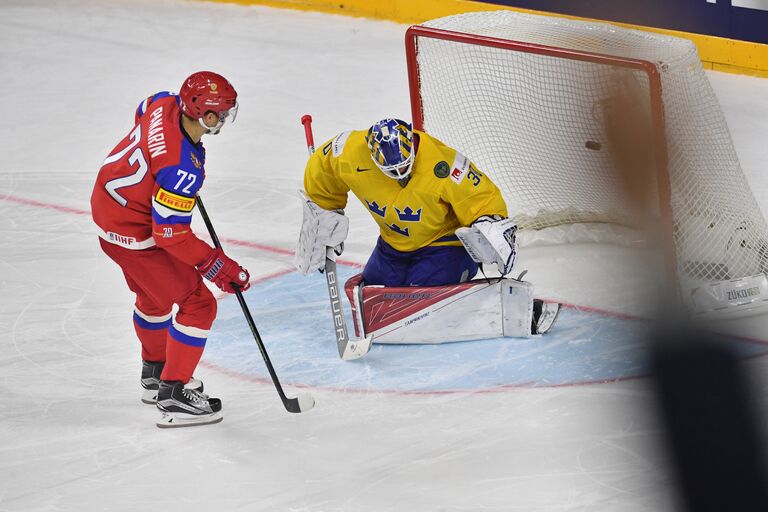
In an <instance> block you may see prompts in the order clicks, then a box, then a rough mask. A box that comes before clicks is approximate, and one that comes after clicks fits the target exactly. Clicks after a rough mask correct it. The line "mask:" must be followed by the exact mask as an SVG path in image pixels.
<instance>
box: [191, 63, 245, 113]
mask: <svg viewBox="0 0 768 512" xmlns="http://www.w3.org/2000/svg"><path fill="white" fill-rule="evenodd" d="M179 97H180V98H181V111H182V112H184V113H185V114H186V115H188V116H189V117H191V118H192V119H201V118H202V117H203V116H205V114H206V112H214V113H215V114H217V115H221V113H222V112H228V111H230V110H231V109H233V108H235V107H236V106H237V91H235V88H234V87H232V84H230V83H229V81H227V79H226V78H224V77H223V76H221V75H218V74H216V73H213V72H211V71H198V72H197V73H193V74H192V75H190V76H189V78H187V79H186V80H184V83H183V84H182V86H181V90H180V91H179ZM235 112H236V111H235Z"/></svg>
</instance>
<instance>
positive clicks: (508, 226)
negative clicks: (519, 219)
mask: <svg viewBox="0 0 768 512" xmlns="http://www.w3.org/2000/svg"><path fill="white" fill-rule="evenodd" d="M516 233H517V224H515V223H514V222H513V221H512V219H505V218H502V217H500V216H498V215H493V216H488V215H484V216H482V217H480V218H479V219H477V220H476V221H475V222H473V223H472V225H471V226H470V227H468V228H459V229H457V230H456V236H457V237H458V238H459V240H461V243H462V244H464V247H465V248H466V249H467V252H468V253H469V255H470V256H471V257H472V259H473V260H475V261H476V262H478V263H486V264H487V263H496V266H497V267H498V269H499V273H500V274H501V275H502V276H504V275H507V274H509V273H510V272H511V271H512V266H513V265H514V264H515V258H516V257H517V238H516V236H515V235H516Z"/></svg>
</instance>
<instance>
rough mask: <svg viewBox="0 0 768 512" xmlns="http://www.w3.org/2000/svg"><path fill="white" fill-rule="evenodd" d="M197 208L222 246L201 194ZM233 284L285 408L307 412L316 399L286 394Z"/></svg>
mask: <svg viewBox="0 0 768 512" xmlns="http://www.w3.org/2000/svg"><path fill="white" fill-rule="evenodd" d="M197 209H198V210H200V215H201V216H202V217H203V222H205V227H206V228H208V233H209V234H210V235H211V239H212V240H213V245H215V246H216V248H221V242H219V237H218V236H216V232H215V231H214V230H213V224H211V219H210V218H209V217H208V212H206V211H205V206H203V200H202V199H201V198H200V196H197ZM232 285H233V288H234V289H235V295H237V300H238V302H239V303H240V307H241V308H242V310H243V315H245V320H246V321H247V322H248V327H250V328H251V332H252V333H253V338H254V339H255V340H256V344H257V345H258V346H259V350H260V351H261V357H262V358H264V363H265V364H266V365H267V370H268V371H269V375H270V376H271V377H272V382H273V383H274V384H275V388H276V389H277V394H278V395H280V400H282V401H283V405H284V406H285V409H286V410H287V411H288V412H306V411H308V410H310V409H311V408H313V407H314V406H315V399H314V398H312V395H310V394H309V393H299V395H298V397H296V398H288V397H287V396H285V392H284V391H283V387H282V386H281V385H280V380H278V378H277V373H275V368H274V367H273V366H272V362H271V361H270V360H269V355H268V354H267V349H266V348H265V347H264V342H263V341H262V340H261V336H259V331H258V330H257V329H256V324H255V323H254V322H253V317H252V316H251V312H250V311H249V310H248V305H247V304H246V303H245V299H244V298H243V292H241V291H240V287H239V286H237V285H235V284H234V283H233V284H232Z"/></svg>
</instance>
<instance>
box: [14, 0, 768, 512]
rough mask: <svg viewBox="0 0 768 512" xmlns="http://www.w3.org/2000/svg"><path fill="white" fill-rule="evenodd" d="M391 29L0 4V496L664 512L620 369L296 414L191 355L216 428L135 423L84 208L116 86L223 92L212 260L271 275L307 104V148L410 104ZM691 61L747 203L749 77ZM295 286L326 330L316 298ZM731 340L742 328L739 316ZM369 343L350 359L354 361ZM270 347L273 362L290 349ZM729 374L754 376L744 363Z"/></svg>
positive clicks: (341, 396)
mask: <svg viewBox="0 0 768 512" xmlns="http://www.w3.org/2000/svg"><path fill="white" fill-rule="evenodd" d="M405 28H406V27H405V26H403V25H398V24H394V23H388V22H379V21H371V20H364V19H354V18H347V17H338V16H329V15H323V14H315V13H302V12H294V11H281V10H274V9H268V8H258V7H242V6H235V5H223V4H222V5H219V4H214V5H212V4H205V3H197V2H181V1H170V0H169V1H162V2H161V1H158V2H150V1H148V0H144V1H133V2H128V1H127V0H126V1H111V2H99V1H96V0H91V1H86V0H71V1H64V0H61V1H47V2H43V1H39V0H30V1H27V0H4V1H3V2H2V4H0V84H2V86H1V87H2V106H3V108H2V114H3V115H2V119H3V121H2V125H3V127H4V128H5V134H4V136H3V137H1V138H0V155H2V159H0V220H1V221H2V222H1V223H0V232H1V233H2V238H0V333H2V334H0V384H1V385H0V393H1V394H0V396H2V400H1V401H0V407H1V409H0V511H3V512H5V511H49V510H65V511H69V510H72V511H74V510H78V511H104V510H126V511H127V510H130V511H135V510H170V511H175V510H179V511H185V512H186V511H198V510H200V511H203V510H205V511H209V510H225V511H228V510H249V511H252V510H265V511H278V510H280V511H283V510H285V511H294V512H299V511H352V510H365V511H390V510H391V511H410V510H413V511H424V512H426V511H473V512H474V511H490V510H493V511H526V512H528V511H587V510H589V511H597V510H599V511H654V512H655V511H662V510H672V509H673V507H674V505H675V498H674V495H673V494H671V493H670V489H671V483H670V476H669V474H668V471H667V469H665V467H664V465H663V461H664V459H665V458H666V456H665V454H664V453H663V452H662V451H660V450H658V449H657V443H658V442H659V429H658V427H657V425H656V424H655V420H654V419H653V416H652V415H650V414H649V412H648V407H649V405H650V404H649V401H650V394H649V383H648V381H647V380H646V379H637V380H626V381H619V382H613V383H605V384H594V385H589V386H576V385H574V386H563V387H548V388H527V387H510V388H500V389H496V390H490V391H489V390H483V391H474V392H473V391H464V392H452V393H397V392H390V391H387V392H385V391H383V390H377V389H375V388H367V389H363V390H360V389H358V387H356V386H352V385H350V386H348V389H347V387H346V386H345V384H344V383H343V382H342V383H340V384H339V385H338V386H336V387H333V388H328V387H322V388H320V387H318V388H312V387H310V388H309V389H304V390H303V391H308V392H311V393H312V394H313V395H314V397H315V399H316V400H317V406H316V407H315V408H314V409H313V410H312V411H310V412H308V413H306V414H301V415H291V414H288V413H287V412H285V411H284V409H283V407H282V405H281V404H280V402H279V401H278V400H277V398H276V395H275V391H274V388H273V387H272V384H271V383H270V382H269V381H268V380H264V379H258V378H250V377H249V376H247V375H243V374H242V373H241V372H238V371H227V369H226V368H222V367H221V366H220V365H213V364H210V363H208V362H206V359H205V357H204V360H203V364H202V366H201V368H200V370H199V371H198V376H199V377H202V378H204V380H205V384H206V387H207V389H209V390H211V392H212V393H214V394H215V395H216V396H220V397H221V398H222V399H223V401H224V404H225V409H224V413H225V419H224V421H223V422H222V423H221V424H218V425H215V426H208V427H199V428H191V429H177V430H168V431H161V430H159V429H157V428H156V427H155V426H154V420H155V418H156V416H157V412H156V411H155V410H153V409H152V408H151V407H147V406H142V405H141V403H140V402H139V395H140V393H139V389H138V372H139V353H138V342H137V341H136V340H135V337H134V335H133V332H132V327H131V322H130V311H131V306H132V296H131V294H130V293H129V292H128V290H127V288H126V287H125V284H124V281H123V280H122V277H121V275H120V274H119V272H118V271H117V269H116V268H115V267H114V265H113V264H112V263H111V262H109V261H108V260H107V258H105V257H104V256H103V255H102V254H101V251H100V249H99V247H98V244H97V239H96V237H95V235H94V234H93V228H92V225H91V222H90V217H89V216H88V214H87V210H88V199H89V196H90V192H91V186H92V183H93V180H94V176H95V174H96V172H97V170H98V168H99V166H100V163H101V161H102V160H103V158H104V157H105V155H106V154H107V153H108V152H109V150H110V149H111V148H112V147H113V146H114V144H115V143H116V142H117V140H119V139H120V138H121V137H122V136H123V135H124V134H125V133H126V132H127V130H128V128H129V127H130V125H131V121H132V113H133V110H134V108H135V107H136V105H137V104H138V102H139V101H140V100H141V99H142V98H143V97H145V96H147V95H148V94H151V93H153V92H156V91H158V90H165V89H171V90H175V89H176V88H177V87H178V85H179V84H180V81H181V79H183V78H184V77H185V76H187V75H188V74H189V73H190V72H192V71H195V70H198V69H212V70H215V71H218V72H220V73H222V74H224V75H225V76H227V77H228V78H229V79H230V80H231V81H232V82H233V83H234V84H235V86H236V87H237V88H238V90H239V93H240V105H241V106H240V114H239V117H238V119H237V123H236V124H235V125H233V126H227V127H225V129H224V131H223V133H222V135H221V136H218V137H215V138H213V137H211V138H208V139H206V147H207V150H208V163H207V170H208V177H207V181H206V184H205V188H204V191H203V192H204V197H205V199H206V206H207V208H208V210H209V213H210V214H211V216H212V217H213V220H214V223H215V225H216V227H217V229H218V231H219V234H220V236H222V238H224V239H225V244H226V243H228V242H227V241H230V242H229V243H232V242H231V241H233V240H234V241H243V242H245V244H241V245H240V246H233V248H232V250H231V251H230V252H232V253H233V255H234V256H235V257H236V258H237V259H239V260H240V261H241V263H243V264H244V265H245V266H246V267H247V268H249V270H250V271H251V275H252V276H254V277H255V278H259V277H265V276H270V275H272V274H275V273H280V272H283V271H286V270H289V269H290V268H291V258H290V256H289V255H288V253H289V252H290V251H291V250H292V248H293V245H294V242H295V239H296V236H297V234H298V225H299V219H300V215H301V214H300V207H299V201H298V200H297V199H296V196H295V191H296V190H297V189H298V188H300V187H301V175H302V171H303V167H304V163H305V160H306V148H305V145H304V139H303V132H302V128H301V125H300V123H299V118H300V116H301V115H302V114H305V113H311V114H312V115H313V116H314V118H315V133H316V137H317V139H318V143H319V142H320V140H323V139H325V138H327V137H330V136H331V135H333V134H335V133H337V132H339V131H341V130H344V129H350V128H361V127H364V126H367V125H369V124H370V123H371V122H372V121H373V120H376V119H379V118H381V117H385V116H391V115H395V116H398V117H403V118H406V119H408V118H410V108H409V103H408V96H407V80H406V74H405V60H404V50H403V35H404V32H405ZM709 76H710V79H711V81H712V83H713V85H714V87H715V90H716V92H717V94H718V97H719V99H720V101H721V103H722V105H723V108H724V111H725V114H726V117H727V119H728V122H729V125H730V128H731V131H732V134H733V137H734V140H735V144H736V148H737V152H738V154H739V156H740V158H741V163H742V166H743V168H744V171H745V173H746V174H747V177H748V179H749V181H750V183H751V184H752V187H753V190H754V192H755V194H756V196H757V197H758V201H759V202H760V204H761V207H762V208H763V210H764V211H768V168H767V167H766V166H768V164H766V162H768V145H766V140H768V139H766V137H767V136H768V80H763V79H757V78H750V77H743V76H736V75H726V74H719V73H710V74H709ZM348 214H349V216H350V219H351V230H350V237H349V241H348V243H347V245H346V252H345V254H344V259H346V260H347V261H352V262H357V263H363V262H364V261H365V259H366V257H367V255H368V253H369V251H370V249H371V248H372V246H373V243H374V241H375V237H376V234H375V232H374V229H373V227H374V225H373V222H372V221H371V220H370V219H369V218H368V215H367V214H366V213H365V212H364V211H363V209H362V208H361V207H360V206H359V205H358V204H357V203H356V202H354V201H351V202H350V205H349V208H348ZM195 227H196V229H197V230H198V231H199V232H201V231H204V228H203V227H202V224H195ZM547 250H549V251H551V249H542V250H541V251H542V252H546V251H547ZM536 256H544V259H545V260H546V261H547V262H549V263H548V264H547V265H546V266H543V265H542V264H540V263H537V257H536ZM526 258H527V261H528V262H529V263H528V265H529V266H530V267H531V272H532V275H533V276H535V277H536V278H537V279H536V280H535V282H536V283H537V287H538V288H539V289H540V290H542V291H543V292H544V293H545V294H550V295H555V296H558V297H561V298H563V299H567V300H569V301H572V302H576V303H579V304H582V305H587V306H593V307H605V306H606V303H610V302H611V301H612V300H613V298H614V297H615V292H617V291H618V292H622V291H623V293H625V294H626V295H627V297H625V298H626V299H627V302H629V303H630V305H629V306H627V305H626V304H623V305H621V304H612V305H614V306H615V308H613V309H614V310H621V308H622V307H627V308H629V309H632V308H633V305H632V304H631V302H632V301H633V300H636V301H638V302H640V303H644V302H645V301H647V297H640V298H636V297H634V295H633V294H631V293H627V290H626V289H624V290H612V291H611V292H610V293H606V292H605V290H604V289H601V286H600V283H592V284H591V287H590V288H589V289H587V288H585V287H584V286H582V284H581V283H579V282H576V281H572V280H571V281H569V280H568V279H569V278H570V277H572V276H570V275H566V274H567V272H566V271H564V270H563V269H564V268H568V266H569V265H573V264H576V263H578V261H580V260H589V259H592V260H595V259H597V261H600V262H601V263H604V265H603V267H602V270H604V271H606V272H616V273H620V269H619V268H618V267H616V268H614V267H613V266H612V265H613V260H612V259H611V258H610V255H606V254H597V255H596V254H593V253H589V252H584V253H577V254H575V255H573V256H571V257H570V259H568V260H566V259H564V258H566V256H565V255H559V254H549V255H546V254H543V255H541V254H539V255H536V254H529V255H528V256H526ZM603 258H605V261H603ZM523 261H526V260H523ZM552 261H554V262H557V263H558V265H552V264H551V262H552ZM625 263H626V262H625ZM560 264H562V266H561V265H560ZM630 264H631V263H630ZM564 282H566V283H567V286H564V287H563V286H559V284H560V283H564ZM603 284H605V285H614V286H615V287H616V288H618V286H616V284H615V283H614V282H613V281H612V280H611V279H606V280H604V283H603ZM602 288H605V287H602ZM608 288H611V286H608ZM312 300H316V302H317V305H316V309H317V312H316V313H315V314H316V315H317V322H319V323H322V324H327V323H328V321H329V320H328V318H327V315H326V313H325V310H324V309H322V308H324V307H327V304H326V302H324V300H325V297H318V298H316V299H312ZM274 307H276V308H277V307H279V306H278V305H274ZM641 307H642V306H641ZM302 314H306V309H304V310H303V311H302ZM266 322H267V323H268V322H269V317H267V319H266ZM262 325H263V324H262ZM266 327H267V328H268V327H269V326H268V325H267V326H266ZM587 328H588V326H587ZM214 329H215V327H214ZM751 334H752V337H755V338H761V339H765V337H766V335H765V333H764V332H762V331H760V327H759V326H758V327H754V332H752V333H751ZM288 341H290V340H286V341H285V342H286V343H287V342H288ZM317 343H318V344H320V343H327V344H328V345H329V346H330V347H331V349H332V350H335V348H333V347H332V341H331V340H317ZM385 349H386V347H384V348H382V349H380V350H385ZM256 350H257V349H256V347H255V346H253V351H254V353H255V351H256ZM282 352H283V353H285V352H287V353H289V354H290V353H291V352H290V350H288V351H286V350H285V349H283V350H282ZM370 356H371V358H370V359H366V360H363V361H365V362H364V363H362V364H364V366H361V367H360V368H361V369H362V370H363V371H367V372H369V373H375V372H376V371H377V370H379V368H378V367H377V360H376V358H375V356H376V353H372V354H371V355H370ZM256 357H258V356H256ZM292 357H293V358H294V359H293V360H289V361H282V364H281V367H282V368H287V370H290V368H291V367H292V366H298V367H301V365H307V364H309V365H311V363H312V362H311V361H309V362H307V361H306V360H305V357H304V356H303V353H302V351H301V350H296V351H295V352H294V353H293V356H292ZM343 364H348V363H343V362H341V361H338V365H343ZM456 365H457V368H456V370H457V372H471V371H472V370H473V367H471V366H468V365H467V364H462V361H461V360H457V362H456ZM749 367H750V368H751V369H753V370H755V372H756V373H757V374H758V375H762V374H764V372H765V370H766V360H765V358H756V359H753V360H752V361H751V362H750V363H749ZM287 370H286V371H287ZM401 370H402V369H401ZM406 370H407V368H406ZM416 371H418V372H424V371H425V369H424V368H419V369H415V368H414V372H416ZM286 374H289V373H283V374H282V375H286ZM289 375H290V374H289ZM331 375H332V374H331ZM291 382H292V381H291V380H285V381H284V382H283V384H284V385H285V387H286V391H287V392H288V394H289V395H291V396H295V395H296V393H297V392H299V391H302V390H301V389H298V388H296V387H293V386H291ZM766 389H768V387H767V386H764V385H763V386H762V387H761V390H763V391H765V390H766ZM763 395H765V393H763ZM760 402H761V403H762V402H765V400H764V399H761V400H760ZM764 416H765V415H763V417H764Z"/></svg>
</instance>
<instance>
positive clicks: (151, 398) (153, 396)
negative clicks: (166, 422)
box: [141, 389, 157, 405]
mask: <svg viewBox="0 0 768 512" xmlns="http://www.w3.org/2000/svg"><path fill="white" fill-rule="evenodd" d="M141 401H142V402H144V403H145V404H149V405H155V404H156V403H157V390H156V389H145V390H144V392H143V393H142V394H141Z"/></svg>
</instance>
